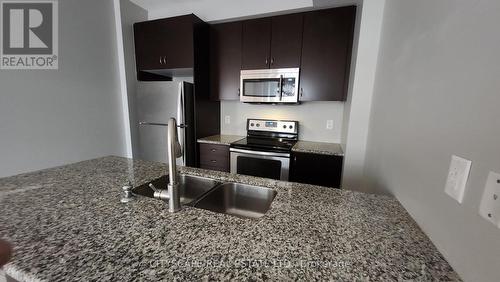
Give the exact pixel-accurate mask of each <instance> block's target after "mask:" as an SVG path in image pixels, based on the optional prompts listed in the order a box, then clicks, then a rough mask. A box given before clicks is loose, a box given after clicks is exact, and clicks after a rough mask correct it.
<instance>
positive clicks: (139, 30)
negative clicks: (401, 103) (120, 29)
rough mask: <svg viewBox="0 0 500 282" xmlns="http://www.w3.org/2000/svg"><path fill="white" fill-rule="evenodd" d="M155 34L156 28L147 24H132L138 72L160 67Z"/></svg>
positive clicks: (157, 37) (157, 41)
mask: <svg viewBox="0 0 500 282" xmlns="http://www.w3.org/2000/svg"><path fill="white" fill-rule="evenodd" d="M157 33H158V27H157V26H155V25H152V24H150V23H149V22H141V23H136V24H134V42H135V61H136V66H137V70H138V71H139V70H150V69H158V68H160V67H161V61H160V56H161V55H160V52H159V50H158V45H159V36H156V34H157Z"/></svg>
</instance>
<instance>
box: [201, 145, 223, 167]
mask: <svg viewBox="0 0 500 282" xmlns="http://www.w3.org/2000/svg"><path fill="white" fill-rule="evenodd" d="M200 168H203V169H210V170H218V171H225V172H229V146H227V145H217V144H205V143H200Z"/></svg>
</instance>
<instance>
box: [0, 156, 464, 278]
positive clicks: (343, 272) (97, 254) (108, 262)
mask: <svg viewBox="0 0 500 282" xmlns="http://www.w3.org/2000/svg"><path fill="white" fill-rule="evenodd" d="M165 169H166V168H165V166H164V165H160V164H157V163H151V162H144V161H138V160H134V161H132V160H128V159H124V158H118V157H106V158H100V159H96V160H90V161H85V162H80V163H76V164H72V165H69V166H65V167H60V168H55V169H49V170H44V171H40V172H35V173H30V174H25V175H21V176H15V177H10V178H4V179H0V186H4V185H7V186H9V188H7V189H8V190H9V191H6V190H4V189H2V190H0V191H1V192H0V237H3V238H5V239H7V240H9V241H10V242H12V243H13V245H14V246H15V255H14V258H13V260H12V261H11V262H10V263H9V264H8V265H7V266H6V271H7V273H9V274H10V275H12V276H13V277H14V278H16V279H19V280H27V281H61V280H64V281H75V280H83V281H106V280H108V281H109V280H111V281H130V280H143V281H172V280H175V279H177V280H187V281H194V280H230V279H236V280H254V281H258V280H285V281H289V280H344V281H345V280H348V281H353V280H358V281H368V280H377V281H397V280H399V281H401V280H414V281H415V280H416V281H432V280H434V281H435V280H451V281H456V280H459V277H458V276H457V274H456V273H455V272H454V271H453V269H452V268H451V267H450V266H449V265H448V263H447V262H446V261H445V260H444V259H443V257H442V256H441V254H440V253H439V252H438V251H437V250H436V248H435V247H434V246H433V244H432V243H431V242H430V241H429V239H428V238H427V237H426V235H425V234H424V233H422V231H421V230H420V229H419V227H418V226H417V225H416V223H415V222H414V221H413V220H412V219H411V218H410V216H409V215H408V214H407V213H406V211H405V210H404V208H403V207H402V206H401V205H400V204H399V203H398V201H397V200H395V199H394V198H391V197H387V196H377V195H368V194H361V193H355V192H349V191H342V190H337V189H328V188H323V187H317V186H311V185H303V184H297V183H285V182H279V181H273V180H266V179H261V178H255V177H248V176H235V175H230V174H227V173H222V172H213V171H205V170H201V169H192V168H183V169H182V171H183V172H184V173H189V174H194V175H202V176H211V177H213V178H216V179H219V180H224V181H226V180H234V181H239V182H243V183H249V184H257V185H262V186H266V187H272V188H274V189H276V190H277V191H278V194H277V196H276V199H275V201H274V202H273V204H272V206H271V210H270V211H269V212H268V213H267V214H266V215H265V216H264V217H262V218H261V219H259V220H249V219H241V218H236V217H232V216H228V215H223V214H218V213H213V212H210V211H205V210H201V209H196V208H184V209H183V210H182V211H181V212H178V213H175V214H170V213H168V212H167V210H166V208H165V206H164V204H163V203H162V202H160V201H158V200H154V199H147V198H140V199H139V200H137V201H134V202H131V203H127V204H121V203H120V201H119V199H120V192H121V191H120V190H121V186H122V185H123V184H125V183H127V182H128V181H131V182H133V183H135V184H142V183H145V182H147V181H149V180H151V179H152V178H155V177H159V176H161V175H162V174H163V173H164V171H165ZM32 186H42V187H41V188H29V187H32ZM26 187H28V189H27V190H26Z"/></svg>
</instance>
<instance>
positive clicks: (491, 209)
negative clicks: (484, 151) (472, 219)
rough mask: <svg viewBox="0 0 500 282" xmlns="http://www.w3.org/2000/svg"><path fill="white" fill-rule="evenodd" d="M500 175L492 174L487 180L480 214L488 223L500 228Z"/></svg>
mask: <svg viewBox="0 0 500 282" xmlns="http://www.w3.org/2000/svg"><path fill="white" fill-rule="evenodd" d="M499 182H500V174H498V173H495V172H492V171H491V172H490V173H489V175H488V180H486V188H485V189H484V193H483V197H482V199H481V204H480V205H479V214H480V215H481V216H482V217H483V218H484V219H486V220H487V221H489V222H491V223H493V224H494V225H496V226H497V227H498V228H500V183H499Z"/></svg>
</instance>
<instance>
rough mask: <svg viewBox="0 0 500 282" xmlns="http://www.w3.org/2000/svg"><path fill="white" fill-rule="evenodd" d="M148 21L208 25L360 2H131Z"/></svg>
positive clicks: (134, 0) (288, 0)
mask: <svg viewBox="0 0 500 282" xmlns="http://www.w3.org/2000/svg"><path fill="white" fill-rule="evenodd" d="M130 1H132V2H134V3H135V4H137V5H139V6H141V7H142V8H144V9H145V10H147V11H148V14H149V18H150V19H158V18H166V17H172V16H178V15H183V14H190V13H194V14H196V15H197V16H198V17H200V18H201V19H202V20H204V21H207V22H217V21H224V20H229V19H237V18H238V19H241V18H249V17H252V16H257V15H270V14H276V13H280V12H287V11H288V12H289V11H301V10H312V9H315V8H322V7H335V6H345V5H352V4H359V3H361V2H362V0H251V1H248V0H130Z"/></svg>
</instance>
